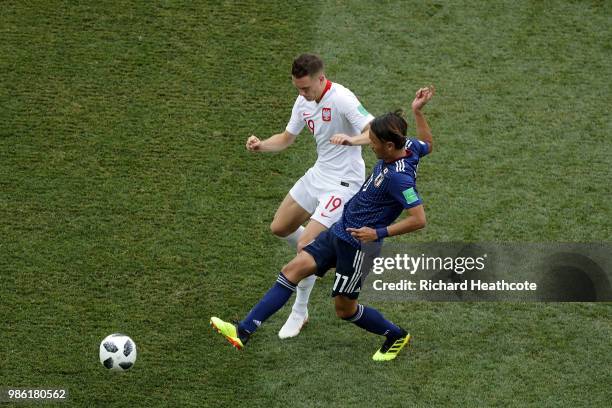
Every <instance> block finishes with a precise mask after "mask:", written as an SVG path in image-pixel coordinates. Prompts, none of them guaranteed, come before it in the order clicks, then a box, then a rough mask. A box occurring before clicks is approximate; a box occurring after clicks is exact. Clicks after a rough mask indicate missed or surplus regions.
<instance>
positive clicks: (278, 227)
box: [270, 220, 293, 238]
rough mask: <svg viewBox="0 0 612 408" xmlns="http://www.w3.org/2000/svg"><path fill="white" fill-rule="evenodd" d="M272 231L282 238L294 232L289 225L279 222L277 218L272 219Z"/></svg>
mask: <svg viewBox="0 0 612 408" xmlns="http://www.w3.org/2000/svg"><path fill="white" fill-rule="evenodd" d="M270 231H271V232H272V234H274V235H276V236H277V237H280V238H284V237H286V236H288V235H289V234H291V233H292V232H293V231H290V228H289V227H288V226H287V225H283V224H281V223H280V222H277V221H276V220H274V221H272V223H271V224H270Z"/></svg>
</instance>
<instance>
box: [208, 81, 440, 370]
mask: <svg viewBox="0 0 612 408" xmlns="http://www.w3.org/2000/svg"><path fill="white" fill-rule="evenodd" d="M433 95H434V88H433V86H431V87H426V88H421V89H419V90H418V91H417V93H416V97H415V98H414V100H413V102H412V111H413V114H414V119H415V124H416V131H417V137H418V139H408V140H407V138H406V132H407V128H408V124H407V123H406V120H405V119H404V118H403V117H402V116H400V115H399V114H398V113H387V114H385V115H382V116H379V117H376V118H375V119H374V120H373V121H372V122H371V123H370V131H369V139H370V147H371V148H372V150H373V151H374V153H375V154H376V157H377V158H378V159H380V160H379V161H378V162H377V163H376V165H375V166H374V169H373V171H372V174H371V175H370V177H369V178H368V180H367V181H366V182H365V183H364V184H363V186H362V187H361V189H360V190H359V192H358V193H357V194H356V195H355V196H354V197H353V198H352V199H351V200H350V201H349V202H348V203H347V204H346V205H345V208H344V212H343V214H342V218H341V219H340V221H338V222H336V223H335V224H334V225H332V227H331V228H330V229H329V230H327V231H323V232H322V233H321V234H320V235H319V236H318V237H317V238H316V239H315V240H314V241H312V242H311V243H310V244H308V245H306V246H305V247H304V249H303V250H302V252H300V253H298V254H297V255H296V256H295V258H293V260H291V261H290V262H289V263H288V264H287V265H285V266H284V267H283V268H282V270H281V272H280V274H279V275H278V278H277V280H276V283H275V284H274V286H272V288H270V289H269V290H268V292H266V294H265V295H264V296H263V297H262V298H261V300H260V301H259V303H257V304H256V305H255V306H254V307H253V308H252V309H251V311H250V312H249V313H248V315H247V316H246V317H245V318H244V319H243V320H242V321H240V322H239V323H238V325H234V324H232V323H229V322H225V321H223V320H221V319H219V318H218V317H212V318H211V320H210V324H211V325H212V326H213V328H214V329H215V330H217V331H218V332H219V333H221V334H222V335H223V336H224V337H225V338H226V339H227V340H228V341H229V342H230V343H231V344H232V345H234V346H235V347H236V348H238V349H242V348H243V347H244V345H245V344H246V342H247V341H248V340H249V338H250V336H251V335H252V334H253V333H254V332H255V331H256V330H257V329H258V328H259V326H260V325H261V324H262V323H263V322H264V321H265V320H266V319H268V318H269V317H270V316H272V315H273V314H274V313H276V312H277V311H278V310H279V309H280V308H281V307H282V306H283V305H284V304H285V303H286V302H287V301H288V300H289V298H290V297H291V294H292V293H293V292H295V290H296V284H297V283H298V282H299V281H300V280H302V279H304V278H306V277H308V276H310V275H313V274H314V275H317V276H323V275H324V274H325V273H326V272H327V271H328V270H329V269H331V268H334V267H335V268H336V279H335V280H334V285H333V288H332V297H333V298H334V303H335V308H336V315H337V316H338V317H340V318H341V319H344V320H347V321H349V322H351V323H354V324H355V325H357V326H359V327H361V328H362V329H365V330H367V331H369V332H372V333H375V334H378V335H381V336H385V337H386V340H385V342H384V343H383V345H382V347H381V348H380V349H379V350H378V351H376V353H375V354H374V356H373V357H372V358H373V359H374V360H376V361H387V360H392V359H394V358H395V357H396V356H397V354H398V353H399V352H400V350H401V349H402V348H403V347H404V346H405V345H406V344H407V343H408V342H409V341H410V338H411V337H410V334H409V333H408V332H406V330H404V329H402V328H401V327H399V326H397V325H395V324H394V323H392V322H390V321H389V320H387V319H386V318H385V317H384V316H383V315H382V314H381V313H380V312H379V311H378V310H376V309H374V308H372V307H369V306H364V305H362V304H359V303H358V302H357V298H358V296H359V292H360V290H361V283H362V271H363V270H364V269H366V268H365V267H364V265H367V264H368V263H369V262H367V261H368V260H367V258H370V257H371V256H372V254H369V253H366V251H365V250H364V247H363V244H364V243H367V242H378V243H380V242H382V240H383V239H384V238H385V237H388V236H394V235H401V234H405V233H408V232H412V231H416V230H418V229H421V228H423V227H425V222H426V221H425V210H424V208H423V204H422V201H421V197H420V195H419V193H418V191H417V189H416V172H417V167H418V164H419V160H420V158H421V157H423V156H425V155H427V154H428V153H430V152H431V150H432V143H433V137H432V134H431V130H430V128H429V125H428V124H427V120H426V119H425V116H424V115H423V113H422V112H421V109H422V108H423V106H425V104H427V102H429V100H430V99H431V98H432V96H433ZM338 139H342V138H341V137H339V138H337V139H336V142H342V140H338ZM402 212H406V213H407V216H406V217H405V218H403V219H402V220H400V221H398V222H396V223H394V224H391V223H392V222H393V221H395V220H396V219H397V217H399V215H400V214H401V213H402ZM370 260H371V259H370Z"/></svg>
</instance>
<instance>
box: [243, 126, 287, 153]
mask: <svg viewBox="0 0 612 408" xmlns="http://www.w3.org/2000/svg"><path fill="white" fill-rule="evenodd" d="M294 141H295V135H294V134H291V133H289V132H288V131H286V130H285V131H284V132H283V133H278V134H276V135H273V136H270V137H269V138H267V139H266V140H260V139H259V138H258V137H257V136H255V135H251V136H250V137H249V138H248V139H247V141H246V148H247V150H248V151H251V152H280V151H281V150H285V149H286V148H287V147H289V146H290V145H291V144H293V142H294Z"/></svg>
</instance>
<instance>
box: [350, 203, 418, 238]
mask: <svg viewBox="0 0 612 408" xmlns="http://www.w3.org/2000/svg"><path fill="white" fill-rule="evenodd" d="M406 212H407V213H408V216H407V217H406V218H404V219H403V220H401V221H398V222H396V223H395V224H392V225H389V226H388V227H387V228H378V229H374V228H370V227H361V228H347V229H346V231H347V232H348V233H349V234H351V235H352V236H353V237H354V238H355V239H358V240H360V241H361V242H370V241H374V240H376V239H378V238H385V237H392V236H395V235H402V234H407V233H409V232H412V231H416V230H419V229H421V228H425V224H427V219H426V218H425V209H424V208H423V205H422V204H421V205H417V206H416V207H412V208H409V209H407V210H406Z"/></svg>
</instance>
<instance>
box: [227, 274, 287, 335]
mask: <svg viewBox="0 0 612 408" xmlns="http://www.w3.org/2000/svg"><path fill="white" fill-rule="evenodd" d="M295 286H296V285H295V284H294V283H292V282H290V281H289V280H288V279H287V278H285V275H283V273H282V272H281V273H279V274H278V278H277V279H276V283H275V284H274V286H272V287H271V288H270V289H269V290H268V291H267V292H266V294H265V295H264V296H263V297H262V298H261V300H260V301H259V303H257V304H256V305H255V306H254V307H253V309H251V311H250V312H249V314H248V315H247V316H246V317H245V318H244V320H242V321H241V322H240V323H239V324H238V334H240V336H241V337H243V336H245V337H248V336H250V335H251V334H253V333H254V332H255V330H257V328H258V327H259V326H260V325H261V324H262V323H263V322H264V321H266V319H268V318H269V317H270V316H272V315H273V314H274V313H276V312H277V311H278V310H279V309H280V308H281V307H283V305H284V304H285V303H287V301H288V300H289V298H290V297H291V294H292V293H293V292H295Z"/></svg>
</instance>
